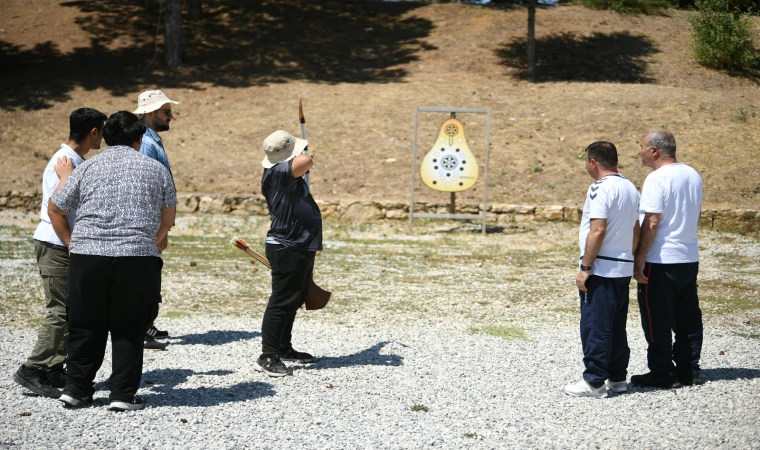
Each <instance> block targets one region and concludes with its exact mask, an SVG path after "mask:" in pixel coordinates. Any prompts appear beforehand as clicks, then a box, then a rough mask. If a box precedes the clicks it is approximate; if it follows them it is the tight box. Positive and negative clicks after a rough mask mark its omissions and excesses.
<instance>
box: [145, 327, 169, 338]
mask: <svg viewBox="0 0 760 450" xmlns="http://www.w3.org/2000/svg"><path fill="white" fill-rule="evenodd" d="M145 334H146V335H147V336H149V337H152V338H154V339H166V338H168V337H169V332H168V331H166V330H159V329H158V328H156V326H155V325H151V326H150V328H148V332H147V333H145Z"/></svg>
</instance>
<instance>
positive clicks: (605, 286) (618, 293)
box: [578, 275, 631, 388]
mask: <svg viewBox="0 0 760 450" xmlns="http://www.w3.org/2000/svg"><path fill="white" fill-rule="evenodd" d="M630 283H631V277H620V278H605V277H600V276H597V275H591V276H590V277H589V278H588V280H587V281H586V288H588V292H582V291H580V290H579V291H578V293H579V295H580V298H581V344H582V345H583V364H584V365H585V366H586V370H585V371H584V372H583V379H584V380H586V382H587V383H588V384H590V385H591V386H593V387H595V388H599V387H601V386H603V385H604V380H606V379H609V380H611V381H625V379H626V376H627V369H628V362H629V360H630V357H631V349H630V348H629V347H628V336H627V334H626V332H625V325H626V321H627V319H628V292H629V289H628V286H629V284H630Z"/></svg>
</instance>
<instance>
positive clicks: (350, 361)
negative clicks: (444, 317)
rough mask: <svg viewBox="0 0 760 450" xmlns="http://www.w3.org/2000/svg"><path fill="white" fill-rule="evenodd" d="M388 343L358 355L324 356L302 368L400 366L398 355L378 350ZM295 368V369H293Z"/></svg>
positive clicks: (401, 363) (378, 344) (400, 358)
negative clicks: (383, 353)
mask: <svg viewBox="0 0 760 450" xmlns="http://www.w3.org/2000/svg"><path fill="white" fill-rule="evenodd" d="M386 344H389V342H379V343H377V344H375V345H373V346H372V347H370V348H368V349H366V350H362V351H360V352H358V353H353V354H351V355H345V356H326V357H322V358H319V359H318V360H317V361H316V362H315V363H314V364H310V365H308V366H302V367H301V369H305V370H323V369H340V368H342V367H353V366H401V365H403V364H404V357H403V356H399V355H381V354H380V350H381V349H382V348H383V347H385V345H386ZM293 368H296V367H293Z"/></svg>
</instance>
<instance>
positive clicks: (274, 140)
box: [261, 130, 309, 169]
mask: <svg viewBox="0 0 760 450" xmlns="http://www.w3.org/2000/svg"><path fill="white" fill-rule="evenodd" d="M308 144H309V142H308V141H307V140H306V139H299V138H297V137H295V136H293V135H292V134H290V133H288V132H287V131H283V130H277V131H275V132H274V133H272V134H270V135H269V136H267V138H266V139H264V153H266V154H267V156H266V157H264V160H263V161H261V165H262V166H264V168H265V169H269V168H270V167H272V166H274V165H275V164H277V163H281V162H283V161H290V160H291V159H293V158H295V157H296V156H298V155H300V154H301V153H303V151H304V149H305V148H306V146H307V145H308Z"/></svg>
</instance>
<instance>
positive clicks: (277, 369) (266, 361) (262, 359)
mask: <svg viewBox="0 0 760 450" xmlns="http://www.w3.org/2000/svg"><path fill="white" fill-rule="evenodd" d="M253 370H255V371H257V372H264V373H265V374H267V375H269V376H270V377H284V376H287V375H293V371H292V370H290V369H288V366H286V365H285V363H284V362H282V360H281V359H280V355H278V354H277V353H262V354H261V356H259V359H257V360H256V362H255V363H253Z"/></svg>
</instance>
